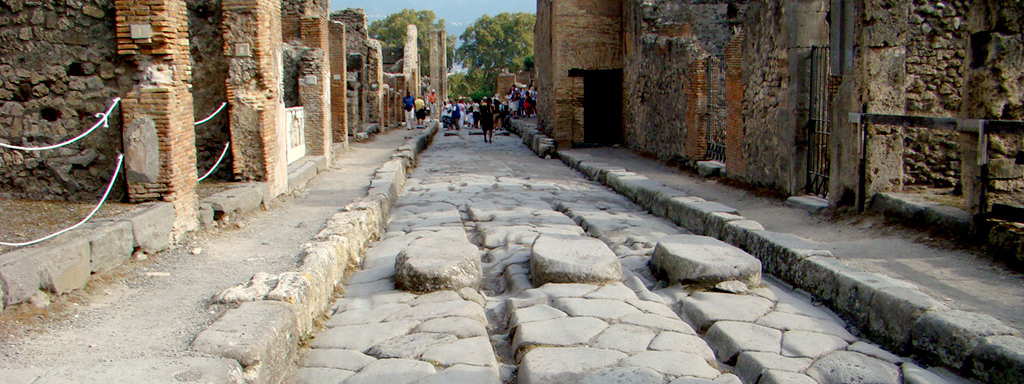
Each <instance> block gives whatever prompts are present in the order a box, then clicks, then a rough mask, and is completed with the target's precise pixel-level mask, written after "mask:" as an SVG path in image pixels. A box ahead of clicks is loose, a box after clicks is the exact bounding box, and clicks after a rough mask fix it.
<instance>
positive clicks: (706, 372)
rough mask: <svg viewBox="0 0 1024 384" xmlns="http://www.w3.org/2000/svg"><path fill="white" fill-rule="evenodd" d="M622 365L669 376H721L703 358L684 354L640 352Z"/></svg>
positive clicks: (625, 360)
mask: <svg viewBox="0 0 1024 384" xmlns="http://www.w3.org/2000/svg"><path fill="white" fill-rule="evenodd" d="M622 365H625V366H633V367H642V368H650V369H653V370H655V371H657V372H659V373H662V374H665V375H671V376H693V377H700V378H706V379H713V378H716V377H718V376H719V375H721V374H722V373H721V372H719V371H718V370H717V369H715V367H713V366H711V364H710V363H709V362H708V361H707V360H704V358H702V357H700V356H698V355H694V354H689V353H685V352H671V351H645V352H640V353H638V354H635V355H633V356H630V357H627V358H626V359H624V360H622Z"/></svg>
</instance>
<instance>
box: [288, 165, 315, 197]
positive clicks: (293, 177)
mask: <svg viewBox="0 0 1024 384" xmlns="http://www.w3.org/2000/svg"><path fill="white" fill-rule="evenodd" d="M316 174H317V165H316V163H315V162H313V161H309V160H305V161H301V162H299V163H296V164H292V165H291V166H289V167H288V192H294V191H297V190H299V189H302V188H304V187H305V186H306V184H309V182H310V181H312V180H313V178H315V177H316Z"/></svg>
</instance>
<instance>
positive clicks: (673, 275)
mask: <svg viewBox="0 0 1024 384" xmlns="http://www.w3.org/2000/svg"><path fill="white" fill-rule="evenodd" d="M651 270H652V271H654V273H655V274H656V275H659V276H664V277H665V278H666V279H667V280H668V281H669V282H670V283H683V284H692V283H699V284H709V285H715V284H718V283H721V282H724V281H730V280H737V281H741V282H743V283H745V284H747V286H757V285H760V284H761V261H759V260H757V259H756V258H755V257H753V256H751V255H750V254H748V253H746V252H743V250H741V249H739V248H736V247H734V246H732V245H729V244H727V243H724V242H722V241H719V240H718V239H715V238H711V237H707V236H696V235H675V236H669V237H666V238H663V239H661V241H659V242H658V245H657V246H656V247H655V248H654V256H653V257H652V258H651Z"/></svg>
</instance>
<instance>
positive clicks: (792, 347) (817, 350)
mask: <svg viewBox="0 0 1024 384" xmlns="http://www.w3.org/2000/svg"><path fill="white" fill-rule="evenodd" d="M846 346H847V344H846V341H844V340H843V339H841V338H839V337H837V336H832V335H826V334H824V333H817V332H807V331H789V332H786V333H785V334H783V335H782V355H783V356H787V357H809V358H812V359H817V358H818V357H821V356H824V355H825V354H827V353H830V352H832V351H837V350H840V349H844V348H846Z"/></svg>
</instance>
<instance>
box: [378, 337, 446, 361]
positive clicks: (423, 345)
mask: <svg viewBox="0 0 1024 384" xmlns="http://www.w3.org/2000/svg"><path fill="white" fill-rule="evenodd" d="M455 340H458V339H456V338H455V336H452V335H444V334H440V333H413V334H411V335H406V336H402V337H396V338H394V339H391V340H388V341H385V342H383V343H380V344H377V345H374V346H373V347H371V348H370V349H369V350H368V351H366V354H367V355H370V356H373V357H376V358H378V359H389V358H395V359H417V358H419V357H420V354H421V353H423V351H426V350H427V349H429V348H431V347H433V346H435V345H438V344H445V343H451V342H453V341H455Z"/></svg>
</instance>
